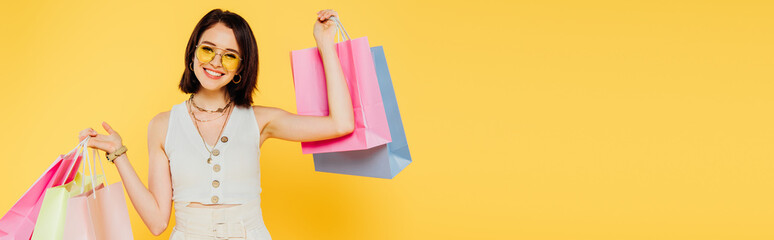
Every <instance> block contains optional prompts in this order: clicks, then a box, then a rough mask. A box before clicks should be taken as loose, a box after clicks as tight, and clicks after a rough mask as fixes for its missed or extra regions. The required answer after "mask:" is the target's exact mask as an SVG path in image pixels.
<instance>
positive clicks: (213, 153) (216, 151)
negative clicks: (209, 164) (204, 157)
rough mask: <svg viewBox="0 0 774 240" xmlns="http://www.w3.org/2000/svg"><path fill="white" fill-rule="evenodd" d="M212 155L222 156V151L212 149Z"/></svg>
mask: <svg viewBox="0 0 774 240" xmlns="http://www.w3.org/2000/svg"><path fill="white" fill-rule="evenodd" d="M212 155H215V156H218V155H220V150H218V149H212Z"/></svg>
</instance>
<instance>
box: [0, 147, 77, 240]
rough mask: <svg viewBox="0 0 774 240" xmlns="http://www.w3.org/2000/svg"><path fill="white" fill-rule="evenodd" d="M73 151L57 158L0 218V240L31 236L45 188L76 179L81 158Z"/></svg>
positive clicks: (27, 239)
mask: <svg viewBox="0 0 774 240" xmlns="http://www.w3.org/2000/svg"><path fill="white" fill-rule="evenodd" d="M81 144H83V142H81ZM81 144H79V145H78V147H80V146H81ZM78 147H76V149H75V150H77V149H78ZM75 150H73V151H71V152H70V153H68V154H67V155H60V156H59V157H57V159H56V160H54V163H53V164H51V166H49V167H48V169H47V170H46V171H45V172H44V173H43V175H41V176H40V178H38V180H37V181H35V183H34V184H32V186H31V187H30V188H29V189H28V190H27V192H25V193H24V195H22V197H21V198H19V200H18V201H16V203H15V204H14V205H13V207H11V209H10V210H8V212H7V213H6V214H5V215H3V217H2V218H0V240H29V239H30V237H32V232H33V230H34V228H35V222H36V221H37V219H38V213H39V212H40V207H41V205H42V204H43V196H44V194H45V192H46V189H49V188H51V187H56V186H60V185H62V184H64V183H65V182H69V181H72V180H73V179H74V178H75V173H76V172H77V171H76V170H77V169H78V165H79V164H80V161H81V157H80V156H79V154H78V153H77V152H76V151H75Z"/></svg>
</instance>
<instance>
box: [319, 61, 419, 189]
mask: <svg viewBox="0 0 774 240" xmlns="http://www.w3.org/2000/svg"><path fill="white" fill-rule="evenodd" d="M371 56H372V57H373V59H374V66H375V68H376V77H377V79H378V81H379V89H380V90H381V91H380V92H381V94H382V101H383V102H384V111H385V112H386V115H387V124H388V125H389V128H390V135H391V136H392V142H389V143H387V144H382V145H379V146H376V147H372V148H369V149H365V150H355V151H345V152H329V153H315V154H314V169H315V171H318V172H329V173H340V174H348V175H357V176H364V177H376V178H387V179H392V178H393V177H395V175H397V174H398V173H399V172H400V171H401V170H403V169H404V168H406V166H408V165H409V164H410V163H411V154H410V153H409V148H408V142H407V141H406V132H405V131H404V129H403V121H402V120H401V118H400V112H399V111H398V101H397V99H396V98H395V90H394V88H393V86H392V79H391V78H390V71H389V70H388V69H387V59H386V58H385V57H384V48H382V46H378V47H372V48H371Z"/></svg>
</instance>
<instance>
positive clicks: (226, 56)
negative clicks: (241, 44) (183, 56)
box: [196, 44, 242, 71]
mask: <svg viewBox="0 0 774 240" xmlns="http://www.w3.org/2000/svg"><path fill="white" fill-rule="evenodd" d="M215 49H220V50H221V51H223V53H217V52H216V51H215ZM216 55H220V64H221V65H223V68H225V69H226V70H228V71H235V70H237V68H239V62H241V61H242V58H240V57H239V55H238V54H237V53H235V52H233V51H230V50H226V49H223V48H219V47H215V46H212V45H208V44H199V45H197V46H196V58H197V59H199V62H202V63H208V62H210V61H212V59H215V56H216Z"/></svg>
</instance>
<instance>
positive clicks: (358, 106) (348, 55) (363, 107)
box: [290, 17, 392, 154]
mask: <svg viewBox="0 0 774 240" xmlns="http://www.w3.org/2000/svg"><path fill="white" fill-rule="evenodd" d="M329 21H336V23H337V26H338V27H340V28H341V24H339V23H338V19H337V18H335V17H332V18H330V20H329ZM341 29H342V30H343V28H341ZM347 38H349V37H347ZM336 52H337V54H338V56H339V62H340V63H341V69H342V71H343V72H344V78H345V79H346V80H347V85H348V89H349V93H350V97H351V98H352V105H353V110H354V118H355V129H354V131H353V132H352V133H351V134H349V135H346V136H343V137H339V138H335V139H328V140H323V141H317V142H304V143H301V148H302V152H303V153H304V154H309V153H323V152H339V151H350V150H361V149H368V148H371V147H374V146H378V145H382V144H385V143H388V142H390V141H391V140H392V139H391V138H390V130H389V127H388V126H387V117H386V116H385V115H384V106H383V104H382V97H381V95H380V92H379V84H378V81H377V79H376V72H375V70H374V63H373V59H372V58H371V51H370V49H369V45H368V38H366V37H362V38H357V39H352V40H346V41H343V42H339V43H337V44H336ZM290 58H291V68H292V69H293V82H294V84H295V91H296V106H297V108H298V114H300V115H310V116H327V115H328V94H327V87H326V80H325V71H324V69H323V62H322V59H321V57H320V53H319V51H318V50H317V48H307V49H303V50H296V51H292V52H291V53H290Z"/></svg>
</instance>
